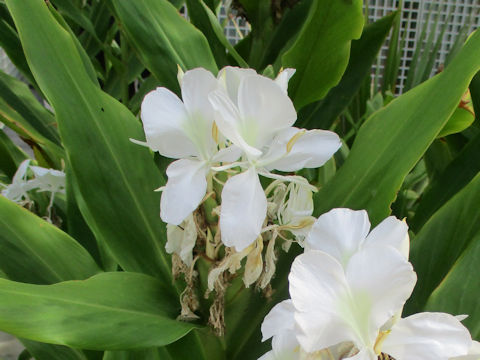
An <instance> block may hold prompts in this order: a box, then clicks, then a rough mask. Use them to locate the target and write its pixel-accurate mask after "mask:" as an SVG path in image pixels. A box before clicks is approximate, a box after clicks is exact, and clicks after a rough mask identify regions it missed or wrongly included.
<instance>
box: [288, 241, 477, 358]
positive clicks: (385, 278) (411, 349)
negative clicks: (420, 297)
mask: <svg viewBox="0 0 480 360" xmlns="http://www.w3.org/2000/svg"><path fill="white" fill-rule="evenodd" d="M289 281H290V295H291V297H292V302H293V305H294V307H295V321H296V325H297V326H298V328H299V331H300V333H299V335H298V336H297V339H298V341H299V343H300V345H301V347H302V348H303V349H304V350H305V351H307V352H315V351H318V350H322V349H325V348H328V347H329V346H332V345H335V344H338V343H340V342H345V341H351V342H353V344H354V345H355V347H356V348H357V350H358V354H356V355H355V356H353V357H351V359H352V360H376V359H377V357H378V355H379V354H381V353H384V354H388V355H390V356H392V357H393V358H395V359H396V360H420V359H422V360H434V359H435V360H448V359H449V358H450V357H453V356H458V355H463V354H466V353H467V351H468V348H469V347H470V345H471V338H470V334H469V332H468V330H467V329H466V328H465V327H464V326H463V325H462V324H461V323H460V321H459V320H458V319H456V318H455V317H454V316H452V315H448V314H442V313H421V314H416V315H412V316H409V317H407V318H405V319H400V320H399V321H398V322H397V323H396V324H394V325H393V326H392V327H391V328H390V329H385V328H384V325H385V323H387V322H389V321H390V319H391V318H392V316H393V315H395V314H396V313H397V312H398V310H399V309H401V308H402V306H403V304H404V303H405V301H406V300H407V298H408V297H409V296H410V294H411V292H412V290H413V287H414V285H415V282H416V276H415V273H414V272H413V269H412V267H411V265H410V263H408V261H407V260H406V259H405V258H404V257H403V256H402V255H401V254H400V253H399V252H398V251H397V250H395V249H394V248H393V247H391V246H383V245H376V246H368V247H365V248H363V249H362V250H360V251H358V252H356V253H355V254H353V255H352V256H351V258H350V260H349V262H348V264H347V265H346V267H345V268H344V267H343V266H342V264H341V263H340V262H339V261H338V260H337V259H335V258H334V257H332V256H331V255H329V254H327V253H324V252H322V251H317V250H311V251H307V252H306V253H304V254H303V255H300V256H299V257H297V258H296V259H295V261H294V263H293V266H292V271H291V273H290V276H289Z"/></svg>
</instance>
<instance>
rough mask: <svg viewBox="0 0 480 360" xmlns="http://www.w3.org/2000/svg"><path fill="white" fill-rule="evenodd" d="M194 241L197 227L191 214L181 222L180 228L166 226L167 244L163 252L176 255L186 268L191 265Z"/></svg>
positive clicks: (170, 225)
mask: <svg viewBox="0 0 480 360" xmlns="http://www.w3.org/2000/svg"><path fill="white" fill-rule="evenodd" d="M196 241H197V226H196V225H195V221H194V220H193V215H192V214H190V215H189V216H188V217H187V218H186V219H185V220H184V221H183V222H182V226H181V227H180V226H177V225H172V224H167V244H166V245H165V250H167V253H169V254H172V253H176V254H177V255H178V256H180V258H181V259H182V261H183V262H184V263H185V264H186V265H187V266H190V265H191V264H192V261H193V254H192V250H193V248H194V246H195V243H196Z"/></svg>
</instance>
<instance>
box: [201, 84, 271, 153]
mask: <svg viewBox="0 0 480 360" xmlns="http://www.w3.org/2000/svg"><path fill="white" fill-rule="evenodd" d="M208 98H209V100H210V102H211V104H212V106H213V107H214V109H215V110H216V112H215V123H216V124H217V126H218V129H219V130H220V132H221V133H222V134H223V136H225V137H226V138H227V139H228V140H230V141H231V142H233V143H234V144H235V145H237V146H238V147H240V148H241V149H242V150H243V151H245V153H246V154H247V155H248V156H250V157H251V158H258V157H259V156H260V155H261V154H262V152H261V151H260V150H259V149H256V148H255V147H254V146H252V145H251V144H248V143H247V142H246V141H245V139H244V138H243V136H242V134H240V129H239V128H240V127H241V124H242V118H241V115H240V113H239V111H238V109H237V107H236V106H235V104H234V103H233V102H232V100H230V99H229V97H228V96H227V94H226V93H225V92H223V91H214V92H212V93H211V94H210V95H209V97H208Z"/></svg>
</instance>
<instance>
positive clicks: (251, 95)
mask: <svg viewBox="0 0 480 360" xmlns="http://www.w3.org/2000/svg"><path fill="white" fill-rule="evenodd" d="M289 72H290V71H288V72H286V73H285V74H286V75H282V74H281V77H280V78H277V80H276V81H274V80H271V79H269V78H266V77H264V76H261V75H258V74H256V73H255V72H254V71H253V70H249V69H246V70H245V69H237V68H231V67H227V68H225V69H223V70H222V71H221V72H220V74H219V81H220V83H221V84H223V86H222V88H221V89H218V90H216V91H214V92H212V93H211V94H210V96H209V99H210V101H211V103H212V105H213V107H214V108H215V110H216V112H215V122H216V124H217V126H218V128H219V130H220V131H221V133H222V134H223V135H224V136H225V137H226V138H227V139H228V140H230V141H231V142H232V143H234V144H235V145H237V146H238V147H239V148H240V149H241V150H242V151H243V154H244V160H245V161H244V162H243V163H240V164H238V165H240V166H243V167H245V168H247V170H246V171H245V172H243V173H241V174H238V175H236V176H233V177H231V178H230V179H229V180H228V181H227V183H226V184H225V187H224V189H223V192H222V208H221V213H220V228H221V232H222V241H223V243H224V244H225V245H226V246H234V247H235V249H236V250H237V251H241V250H243V249H245V248H246V247H247V246H249V245H250V244H251V243H252V242H253V241H254V240H255V239H256V238H257V237H258V235H259V234H260V232H261V229H262V225H263V222H264V219H265V216H266V211H267V200H266V197H265V195H264V193H263V189H262V187H261V184H260V180H259V178H258V174H260V175H263V176H267V177H271V178H274V179H283V180H293V181H295V178H289V177H285V176H280V175H275V174H271V173H270V171H271V170H280V171H297V170H300V169H302V168H304V167H318V166H321V165H323V164H324V163H325V162H326V161H327V160H328V159H329V158H330V157H331V156H332V155H333V153H335V151H337V150H338V148H339V147H340V145H341V143H340V140H339V138H338V136H337V135H336V134H334V133H332V132H329V131H321V130H312V131H308V132H307V131H306V130H301V129H296V128H292V125H293V123H294V122H295V120H296V118H297V114H296V112H295V108H294V106H293V103H292V101H291V100H290V98H289V97H288V95H287V94H286V84H287V83H288V78H289V76H288V75H289ZM234 165H235V164H234ZM239 219H241V221H239Z"/></svg>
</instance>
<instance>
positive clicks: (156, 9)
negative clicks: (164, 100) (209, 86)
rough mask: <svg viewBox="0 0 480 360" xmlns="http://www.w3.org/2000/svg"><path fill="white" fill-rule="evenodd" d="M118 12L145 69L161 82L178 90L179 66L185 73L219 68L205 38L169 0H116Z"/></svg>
mask: <svg viewBox="0 0 480 360" xmlns="http://www.w3.org/2000/svg"><path fill="white" fill-rule="evenodd" d="M112 3H113V5H114V8H115V12H116V14H117V16H118V18H119V20H120V22H121V25H122V29H123V30H124V31H125V32H126V34H127V36H128V38H129V39H130V42H131V43H132V44H133V45H134V47H135V49H136V50H137V52H138V54H139V56H140V58H141V59H142V61H143V62H144V64H145V66H146V67H147V68H148V69H149V70H150V71H151V72H152V73H153V74H154V75H155V76H156V77H157V79H158V80H159V81H160V83H161V84H162V85H164V86H167V87H168V88H170V89H178V83H177V77H176V74H177V64H178V65H180V67H181V68H182V69H183V70H188V69H192V68H195V67H204V68H206V69H207V70H209V71H212V72H213V73H216V71H217V65H216V63H215V59H214V58H213V55H212V52H211V50H210V47H209V46H208V42H207V40H206V38H205V36H204V35H203V34H202V33H201V32H200V31H199V30H198V29H196V28H195V27H194V26H193V25H192V24H190V23H189V22H188V21H187V20H185V19H184V18H183V17H182V16H181V15H180V14H179V13H178V11H177V9H175V7H174V6H172V5H171V4H170V3H169V2H168V1H166V0H138V1H123V0H113V1H112Z"/></svg>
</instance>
